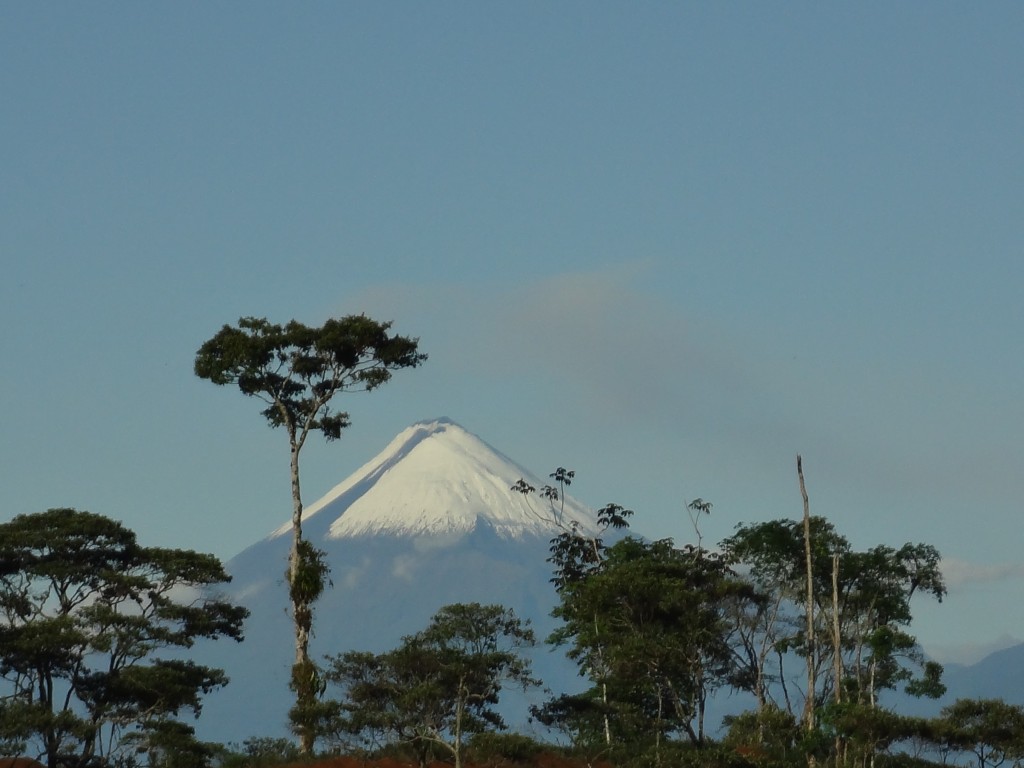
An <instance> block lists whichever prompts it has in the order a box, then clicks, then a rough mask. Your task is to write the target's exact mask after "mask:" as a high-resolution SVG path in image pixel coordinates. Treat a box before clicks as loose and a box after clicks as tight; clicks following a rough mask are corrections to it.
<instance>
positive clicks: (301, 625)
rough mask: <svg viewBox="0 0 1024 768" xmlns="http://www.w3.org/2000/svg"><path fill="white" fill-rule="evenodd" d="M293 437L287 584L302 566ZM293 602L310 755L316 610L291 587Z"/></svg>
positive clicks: (299, 705) (304, 739)
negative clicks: (311, 651) (312, 641)
mask: <svg viewBox="0 0 1024 768" xmlns="http://www.w3.org/2000/svg"><path fill="white" fill-rule="evenodd" d="M289 437H291V441H290V442H291V485H292V548H291V552H290V553H289V555H288V584H289V585H290V586H292V587H294V586H295V584H296V580H297V579H298V577H299V569H300V568H301V567H302V553H301V545H302V490H301V488H300V486H299V449H300V447H301V446H300V444H299V443H298V442H297V440H296V439H295V436H294V434H293V435H289ZM289 592H290V595H291V602H292V623H293V625H294V627H295V664H294V666H293V667H292V687H293V688H294V690H295V707H296V710H297V712H298V713H299V715H300V717H299V718H298V719H297V720H296V719H294V718H293V722H292V726H293V728H294V729H295V733H296V735H297V736H298V737H299V753H300V754H302V755H311V754H312V753H313V745H314V743H315V741H316V734H315V733H314V732H313V728H312V726H311V725H310V723H309V722H308V721H307V719H306V718H305V717H302V716H301V714H302V713H303V712H309V711H310V709H311V707H312V705H313V703H314V699H315V696H316V693H315V691H316V684H315V681H313V680H311V679H310V675H311V674H312V661H311V660H310V658H309V635H310V632H311V631H312V626H313V611H312V607H311V606H310V604H309V601H308V600H305V599H303V598H302V597H300V596H299V594H298V593H297V592H296V591H295V590H294V589H293V590H289Z"/></svg>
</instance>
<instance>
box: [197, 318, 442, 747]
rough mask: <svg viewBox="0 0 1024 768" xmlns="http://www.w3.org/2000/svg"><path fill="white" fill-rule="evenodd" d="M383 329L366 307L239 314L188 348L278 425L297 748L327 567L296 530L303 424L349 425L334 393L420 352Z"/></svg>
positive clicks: (208, 374) (411, 362)
mask: <svg viewBox="0 0 1024 768" xmlns="http://www.w3.org/2000/svg"><path fill="white" fill-rule="evenodd" d="M390 328H391V323H388V322H378V321H376V320H372V319H370V318H368V317H366V316H365V315H348V316H346V317H342V318H332V319H330V320H328V321H327V322H326V323H324V324H323V325H322V326H320V327H319V328H315V327H309V326H306V325H303V324H302V323H299V322H296V321H295V320H292V321H291V322H289V323H288V324H287V325H276V324H273V323H270V322H269V321H267V320H266V319H263V318H255V317H243V318H241V319H240V320H239V321H238V325H237V326H229V325H225V326H224V327H223V328H221V330H220V331H218V332H217V334H216V335H215V336H213V338H211V339H209V340H208V341H207V342H206V343H204V344H203V345H202V346H201V347H200V348H199V351H198V352H197V353H196V360H195V373H196V375H197V376H199V377H200V378H203V379H208V380H210V381H212V382H213V383H214V384H219V385H225V384H235V385H237V386H238V388H239V390H240V391H241V392H242V394H243V395H246V396H248V397H255V398H257V399H258V400H261V401H262V402H263V403H265V404H266V407H265V408H264V409H263V411H262V414H263V417H264V418H265V419H266V420H267V422H268V423H269V424H270V426H272V427H284V430H285V432H286V433H287V434H288V443H289V446H290V449H291V453H290V455H291V491H292V534H293V535H292V547H291V551H290V553H289V557H288V571H287V579H288V586H289V598H290V600H291V608H292V622H293V624H294V629H295V663H294V665H293V667H292V679H291V687H292V690H293V691H294V692H295V706H294V707H293V708H292V710H291V713H290V718H291V725H292V729H293V731H294V732H295V733H296V735H297V736H298V738H299V748H300V750H301V751H302V752H303V753H304V754H309V753H310V752H312V749H313V743H314V741H315V737H316V720H317V717H318V715H317V711H318V710H317V697H318V691H319V689H320V687H321V682H320V674H319V671H318V669H317V666H316V664H315V663H314V662H313V661H312V660H311V659H310V656H309V638H310V633H311V631H312V626H313V604H314V603H315V602H316V600H317V598H318V597H319V596H320V594H321V593H322V592H323V589H324V584H325V582H326V578H327V572H328V569H327V565H326V563H325V562H324V560H323V555H322V553H321V552H320V551H319V550H317V549H316V548H315V547H314V546H313V545H312V544H310V543H309V542H308V541H306V540H305V539H304V538H303V535H302V493H301V488H300V484H299V453H300V452H301V450H302V446H303V445H305V443H306V438H307V437H309V435H310V433H311V432H321V433H322V434H323V436H324V437H325V438H326V439H327V440H328V441H331V440H336V439H337V438H339V437H340V436H341V431H342V430H343V429H344V428H345V427H347V426H348V425H349V416H348V413H346V412H344V411H337V410H332V409H331V400H332V398H333V397H334V396H335V395H336V394H338V393H339V392H345V391H370V390H373V389H376V388H377V387H379V386H380V385H381V384H384V383H385V382H387V381H388V380H389V379H390V378H391V375H392V372H393V371H395V370H398V369H401V368H414V367H416V366H418V365H420V363H422V362H423V361H424V360H426V355H424V354H421V353H420V352H419V340H418V339H413V338H408V337H405V336H398V335H391V334H389V330H390Z"/></svg>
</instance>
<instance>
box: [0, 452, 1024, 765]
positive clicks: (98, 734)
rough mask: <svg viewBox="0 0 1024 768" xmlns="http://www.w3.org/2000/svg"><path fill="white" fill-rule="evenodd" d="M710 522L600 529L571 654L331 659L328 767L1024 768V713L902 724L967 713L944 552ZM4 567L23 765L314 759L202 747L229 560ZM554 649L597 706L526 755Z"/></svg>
mask: <svg viewBox="0 0 1024 768" xmlns="http://www.w3.org/2000/svg"><path fill="white" fill-rule="evenodd" d="M552 478H553V483H554V484H553V485H552V486H546V487H545V488H542V489H540V491H537V489H534V488H532V487H530V486H528V485H527V484H525V483H521V484H519V486H518V488H517V489H518V490H520V491H521V492H523V493H525V494H529V495H531V496H534V497H536V498H538V504H537V508H538V512H539V513H541V514H550V515H551V516H552V519H553V520H555V521H557V520H558V519H559V517H558V505H559V504H560V500H561V499H564V492H565V486H566V485H567V484H568V483H569V482H571V480H572V473H568V472H566V471H565V470H559V471H558V472H556V473H553V474H552ZM710 510H711V505H710V504H708V503H706V502H703V501H701V500H697V501H695V502H693V503H692V504H691V505H690V507H689V511H690V513H691V518H692V520H693V523H694V532H695V536H694V539H695V542H696V543H688V544H683V545H677V544H676V543H675V542H673V541H672V540H668V539H665V540H658V541H648V540H645V539H642V538H639V537H635V536H632V535H629V531H628V522H629V518H630V516H631V515H632V513H631V512H630V511H629V510H627V509H624V508H622V507H619V506H616V505H609V506H607V507H605V508H603V509H601V510H600V511H599V512H598V513H597V517H598V521H599V524H600V526H601V529H602V531H603V532H602V533H601V534H600V535H598V536H586V535H583V534H582V533H581V532H580V531H579V530H578V529H575V528H567V529H566V530H564V531H563V532H562V533H560V534H559V535H558V536H557V537H555V538H554V539H553V540H552V542H551V549H550V557H549V563H548V566H549V567H550V568H551V570H552V583H553V585H554V589H555V592H556V594H557V602H556V605H555V608H554V615H555V616H556V617H557V618H558V619H559V620H560V621H559V627H558V629H557V630H556V631H555V632H554V633H553V634H552V635H551V637H549V638H536V637H535V636H534V634H533V632H532V630H531V628H530V626H529V622H528V621H526V620H525V619H524V618H522V617H518V616H516V614H515V613H514V612H513V611H512V610H511V609H508V608H506V607H504V606H500V605H480V604H476V603H470V604H455V605H448V606H442V607H439V609H438V611H437V613H436V614H435V615H434V617H433V619H432V620H431V621H430V623H429V624H428V626H427V627H425V628H424V629H423V630H421V631H420V632H417V633H415V634H413V635H410V636H407V637H404V638H402V640H401V642H400V643H399V644H398V645H397V646H396V647H395V648H393V649H391V650H388V651H386V652H383V653H370V652H364V651H359V650H350V651H345V652H342V653H339V654H337V655H334V656H330V657H328V658H326V659H324V660H323V663H322V664H319V665H318V674H319V679H320V680H321V681H322V682H321V683H319V687H318V694H317V699H316V703H315V711H313V712H312V713H311V714H312V716H313V717H312V719H311V720H310V721H309V722H313V723H315V730H314V733H315V743H316V744H317V745H318V753H317V754H319V755H320V756H321V757H322V756H326V755H335V756H338V755H347V756H349V757H351V758H355V757H357V758H359V759H361V760H369V759H370V758H371V757H373V758H376V759H388V760H392V761H394V760H406V761H408V762H410V763H415V764H418V765H420V766H427V765H429V764H431V763H432V762H436V761H445V762H449V763H452V764H454V765H455V766H456V768H462V766H464V765H469V764H473V765H480V764H487V765H509V764H520V765H539V764H541V763H543V762H544V761H545V760H546V761H548V762H549V764H550V761H552V760H556V758H557V760H559V761H562V762H561V763H559V764H564V765H570V764H573V761H574V760H576V761H580V762H579V763H577V764H579V765H580V766H582V765H584V764H585V765H595V764H597V763H604V764H606V765H627V764H628V765H634V764H635V765H653V766H660V765H666V766H669V765H690V764H693V765H708V764H714V765H729V766H763V767H764V768H775V767H776V766H777V767H778V768H782V767H783V766H790V765H792V766H802V765H808V764H827V765H836V766H847V765H849V766H869V765H871V766H874V765H893V764H897V765H900V766H911V765H916V766H925V765H928V764H947V763H964V762H971V763H973V764H975V765H977V766H979V768H996V767H997V766H1000V765H1003V764H1008V765H1019V764H1020V762H1021V760H1022V759H1024V709H1022V708H1021V707H1020V706H1017V705H1013V704H1009V703H1006V702H1003V701H998V700H991V701H977V700H962V701H957V702H955V703H954V704H952V705H950V706H948V707H946V708H945V709H944V710H943V711H942V714H941V715H939V716H937V717H934V718H920V717H911V716H908V715H904V714H901V713H900V712H898V711H895V710H893V709H892V708H891V707H889V706H887V705H886V702H887V697H890V695H891V694H892V692H894V691H900V692H903V693H908V694H911V695H914V696H933V697H934V696H939V695H941V694H942V693H943V690H944V688H943V685H942V669H941V667H940V666H939V665H938V664H936V663H934V662H932V661H929V660H928V659H927V658H926V657H925V655H924V654H923V652H922V651H921V649H920V647H919V646H918V644H917V642H916V640H915V638H914V637H913V635H911V634H910V631H909V628H910V624H911V621H912V613H911V603H912V601H913V600H914V599H916V598H917V597H919V596H927V597H931V598H935V599H941V597H942V596H943V595H944V593H945V585H944V583H943V580H942V574H941V571H940V568H939V553H938V552H937V551H936V550H935V549H934V547H931V546H930V545H926V544H910V543H908V544H904V545H902V546H900V547H892V546H888V545H878V546H875V547H872V548H870V549H867V550H863V551H860V550H856V549H854V548H853V547H852V546H851V545H850V542H849V541H848V540H847V539H846V538H845V537H844V536H842V535H841V534H840V533H839V532H838V531H837V530H836V529H835V527H834V526H833V525H832V524H831V523H830V522H829V521H828V520H826V519H824V518H821V517H815V516H809V517H808V518H807V519H806V520H804V521H799V520H774V521H770V522H764V523H756V524H751V525H742V526H739V527H738V528H737V529H736V531H735V533H734V534H733V535H732V536H730V537H729V538H727V539H725V540H724V541H722V542H719V543H718V545H717V546H715V547H713V548H708V547H705V546H704V545H703V544H702V543H701V542H702V537H701V535H700V527H699V524H700V519H701V517H702V516H703V515H705V514H708V513H709V512H710ZM807 534H809V539H808V538H807ZM808 544H809V547H808ZM808 553H809V554H810V558H808V557H807V555H808ZM0 564H2V566H0V609H2V611H3V614H2V624H0V651H2V664H0V675H2V678H3V681H4V685H5V687H4V690H3V692H2V696H3V698H2V699H0V745H2V746H0V748H2V749H3V751H4V754H8V755H12V756H15V755H27V756H29V757H33V758H37V759H40V760H41V761H42V762H43V763H44V764H46V765H48V766H52V768H57V766H67V768H87V767H88V766H95V767H96V768H102V767H103V766H116V767H117V768H135V767H136V766H152V768H205V766H211V765H221V766H224V768H241V766H243V765H253V766H257V765H269V764H270V763H275V762H281V761H285V762H286V761H289V760H297V759H298V758H299V756H300V751H299V748H298V745H297V744H294V743H292V742H290V741H287V740H279V739H271V738H267V737H265V736H262V735H261V734H259V733H254V735H253V738H252V739H251V740H250V741H247V742H246V743H244V744H243V745H241V746H239V745H230V746H224V745H216V744H209V743H203V742H200V741H199V740H197V739H196V737H195V732H194V729H193V728H192V726H191V725H189V723H188V719H189V718H188V716H189V715H193V716H199V715H200V713H201V699H202V696H203V695H204V694H205V693H208V692H209V691H211V690H213V689H215V688H216V687H219V686H221V685H224V684H226V683H227V681H226V678H224V676H223V673H222V672H221V671H220V670H216V669H209V668H206V667H203V666H201V665H199V664H196V663H194V662H191V661H182V660H180V655H173V654H172V655H168V654H165V653H162V652H166V651H169V650H174V649H178V650H180V649H188V648H189V647H191V645H192V643H193V642H194V641H195V640H196V639H198V638H200V637H207V638H218V637H220V638H224V639H225V640H227V641H241V640H242V628H243V625H244V620H245V616H246V612H245V610H244V609H243V608H241V607H239V606H233V605H231V604H229V603H228V602H225V601H223V600H218V599H215V598H213V597H211V595H212V594H214V591H211V590H209V589H207V588H208V587H211V586H215V585H216V584H219V583H221V582H223V581H224V580H225V579H226V578H227V576H226V574H225V573H224V571H223V569H222V567H221V565H220V563H219V562H218V561H217V560H216V559H215V558H213V557H212V556H209V555H201V554H198V553H194V552H188V551H182V550H167V549H162V548H155V547H144V546H142V545H140V544H139V543H138V542H137V540H136V537H135V535H134V534H133V533H132V532H131V531H129V530H127V529H126V528H124V526H122V525H121V524H119V523H117V522H115V521H112V520H108V519H106V518H104V517H102V516H99V515H95V514H91V513H88V512H81V511H77V510H71V509H58V510H50V511H48V512H45V513H40V514H34V515H22V516H19V517H17V518H15V519H14V520H13V521H11V522H10V523H6V524H3V525H0ZM538 567H544V564H543V563H538ZM808 587H809V588H810V589H809V591H808ZM808 595H809V596H810V598H811V601H810V603H808V602H807V600H806V598H807V596H808ZM808 606H810V608H811V617H812V618H811V621H810V622H808V616H807V608H808ZM539 642H547V643H551V644H553V645H554V646H557V647H559V648H561V649H562V650H563V651H564V652H565V653H566V655H567V656H568V658H569V659H571V660H572V661H573V662H574V663H575V664H576V665H578V667H579V670H580V674H581V676H582V677H583V678H584V679H585V680H586V681H587V683H588V686H587V687H586V688H585V689H584V690H583V691H582V692H576V693H569V692H553V693H551V694H550V695H549V696H548V698H547V699H546V700H545V701H544V702H543V703H542V704H541V705H539V706H535V707H534V708H533V711H532V712H531V713H530V714H531V717H532V718H533V720H534V721H535V722H537V723H540V724H543V725H545V726H547V727H548V728H550V729H551V734H552V736H551V739H550V743H538V742H535V741H532V740H531V739H529V738H527V737H525V736H522V735H517V734H514V733H513V734H510V733H503V731H504V730H505V722H504V720H503V718H502V715H501V714H500V713H499V712H500V707H499V705H500V703H501V696H502V692H503V691H507V690H508V689H509V688H510V687H512V686H515V687H520V688H540V687H541V686H542V685H543V681H541V680H537V679H535V678H534V677H533V675H532V672H531V668H530V664H529V661H528V656H527V655H526V654H525V651H526V649H528V648H530V647H532V646H534V645H535V644H537V643H539ZM176 659H177V660H176ZM727 691H744V692H746V693H748V694H750V695H751V698H752V700H753V701H754V706H753V708H752V709H750V710H749V711H747V712H744V713H742V714H740V715H735V716H731V717H728V718H726V722H725V723H724V725H722V724H719V723H708V722H706V714H707V705H708V702H709V700H710V698H711V697H713V696H715V695H716V694H721V693H724V692H727ZM897 700H898V699H897ZM524 714H525V713H524ZM720 725H722V727H721V728H720V727H719V726H720ZM556 743H557V744H561V745H563V746H561V747H555V746H554V744H556ZM306 759H309V756H307V757H306ZM538 761H540V762H538Z"/></svg>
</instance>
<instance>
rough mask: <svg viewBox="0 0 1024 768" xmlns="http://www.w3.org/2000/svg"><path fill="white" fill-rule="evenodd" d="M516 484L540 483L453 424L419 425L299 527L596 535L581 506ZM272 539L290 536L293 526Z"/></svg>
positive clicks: (416, 533)
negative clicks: (549, 498)
mask: <svg viewBox="0 0 1024 768" xmlns="http://www.w3.org/2000/svg"><path fill="white" fill-rule="evenodd" d="M520 479H522V480H524V481H525V482H527V483H528V484H529V485H531V486H533V487H534V488H536V489H540V488H541V487H543V485H544V484H545V483H543V482H542V481H541V480H539V479H538V478H537V477H535V476H534V475H533V474H531V473H530V472H529V471H528V470H526V469H524V468H523V467H521V466H519V465H518V464H516V463H515V462H514V461H512V460H511V459H509V458H508V457H507V456H505V455H503V454H501V453H499V452H498V451H496V450H495V449H494V448H492V447H491V446H489V445H488V444H487V443H485V442H484V441H483V440H481V439H480V438H479V437H477V436H476V435H474V434H471V433H470V432H467V431H466V430H465V429H463V428H462V427H460V426H459V425H458V424H456V423H455V422H453V421H451V420H450V419H444V418H442V419H436V420H433V421H421V422H418V423H416V424H413V425H412V426H411V427H409V428H408V429H406V430H404V431H403V432H402V433H401V434H399V435H398V436H397V437H395V439H394V440H392V441H391V444H390V445H388V447H387V448H385V449H384V450H383V451H382V452H381V453H379V454H378V455H377V456H376V457H375V458H373V459H372V460H371V461H369V462H367V463H366V464H365V465H363V467H361V468H360V469H359V470H357V471H356V472H354V473H353V474H352V475H350V476H349V477H348V479H346V480H345V481H344V482H342V483H340V484H339V485H337V486H335V487H334V488H333V489H332V490H331V491H330V492H328V493H327V494H326V495H325V496H324V497H323V498H321V499H320V500H319V501H317V502H316V503H314V504H311V505H310V506H309V507H307V508H306V510H305V512H304V514H303V523H304V525H305V526H306V527H307V529H308V530H309V533H310V535H313V533H314V529H315V530H317V531H323V529H324V528H325V527H326V532H325V533H324V534H323V535H324V538H325V539H344V538H357V537H363V536H378V535H390V536H405V537H420V536H431V537H433V536H451V535H458V534H465V533H470V532H471V531H473V530H475V529H476V528H477V527H478V526H480V525H484V526H486V527H488V528H490V529H491V530H493V531H494V533H496V534H497V535H498V536H499V537H500V538H502V539H520V538H522V537H524V536H540V537H545V538H550V537H551V536H554V535H555V534H557V533H558V532H559V531H560V530H568V529H569V528H570V527H571V526H574V525H575V526H577V527H578V528H579V529H580V530H581V531H582V532H586V533H590V532H592V531H593V530H594V523H593V514H592V513H591V512H590V511H589V510H588V509H587V508H586V507H584V506H583V505H581V504H579V503H578V502H576V501H575V500H574V499H572V498H571V497H568V496H567V497H565V498H564V499H559V500H558V501H557V502H556V503H551V502H549V501H546V500H544V499H542V498H540V497H539V496H538V495H537V494H536V493H532V494H523V493H519V492H518V491H513V490H512V486H513V485H514V484H515V483H517V482H518V481H519V480H520ZM314 523H315V525H314ZM325 524H326V525H325ZM273 535H274V536H275V537H276V536H288V535H291V522H290V521H289V522H287V523H285V524H284V525H282V526H281V527H280V528H279V529H278V530H277V531H275V532H274V534H273Z"/></svg>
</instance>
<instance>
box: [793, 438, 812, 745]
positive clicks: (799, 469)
mask: <svg viewBox="0 0 1024 768" xmlns="http://www.w3.org/2000/svg"><path fill="white" fill-rule="evenodd" d="M796 474H797V478H798V479H799V481H800V496H801V497H803V502H804V554H805V555H806V558H807V601H806V605H805V612H806V614H807V696H806V700H805V702H804V728H805V729H806V730H807V731H813V730H814V691H815V686H816V682H815V677H814V667H815V652H816V647H815V645H816V644H815V639H814V566H813V558H812V556H811V505H810V501H809V500H808V498H807V487H806V486H805V485H804V467H803V461H802V460H801V458H800V455H799V454H797V457H796Z"/></svg>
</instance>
